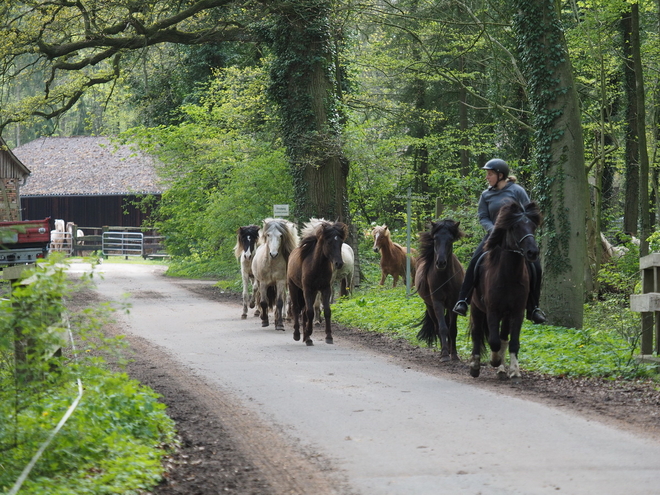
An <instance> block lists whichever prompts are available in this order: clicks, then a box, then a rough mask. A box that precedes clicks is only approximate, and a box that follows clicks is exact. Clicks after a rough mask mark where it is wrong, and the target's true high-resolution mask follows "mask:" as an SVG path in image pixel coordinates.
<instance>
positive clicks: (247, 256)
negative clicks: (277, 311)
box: [234, 225, 259, 319]
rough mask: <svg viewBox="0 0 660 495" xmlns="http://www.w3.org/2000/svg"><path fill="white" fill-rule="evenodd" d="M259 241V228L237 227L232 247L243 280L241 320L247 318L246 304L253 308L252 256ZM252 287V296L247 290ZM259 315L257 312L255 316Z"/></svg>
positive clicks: (254, 286) (254, 285)
mask: <svg viewBox="0 0 660 495" xmlns="http://www.w3.org/2000/svg"><path fill="white" fill-rule="evenodd" d="M258 239H259V226H258V225H246V226H244V227H239V228H238V230H237V231H236V245H235V246H234V255H235V256H236V259H237V260H238V263H239V264H240V266H241V278H242V279H243V314H242V315H241V318H242V319H245V318H247V313H248V304H249V306H250V307H251V308H254V304H255V302H254V301H255V296H256V292H257V291H256V289H257V287H256V281H255V279H254V273H252V256H253V255H254V251H255V248H256V246H257V240H258ZM250 287H252V294H250V290H249V288H250ZM258 315H259V311H258V310H257V313H256V315H255V316H258Z"/></svg>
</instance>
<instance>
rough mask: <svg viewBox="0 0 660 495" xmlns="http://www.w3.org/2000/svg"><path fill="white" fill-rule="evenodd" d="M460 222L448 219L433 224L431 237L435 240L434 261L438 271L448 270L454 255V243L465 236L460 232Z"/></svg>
mask: <svg viewBox="0 0 660 495" xmlns="http://www.w3.org/2000/svg"><path fill="white" fill-rule="evenodd" d="M459 227H460V222H455V221H454V220H450V219H446V220H442V221H440V222H431V231H430V234H431V237H432V239H433V260H434V265H435V267H436V269H438V270H444V269H445V268H447V263H448V262H449V260H450V258H451V255H452V254H453V248H454V241H456V240H457V239H460V238H461V237H463V236H464V235H465V234H464V233H463V231H461V230H460V228H459Z"/></svg>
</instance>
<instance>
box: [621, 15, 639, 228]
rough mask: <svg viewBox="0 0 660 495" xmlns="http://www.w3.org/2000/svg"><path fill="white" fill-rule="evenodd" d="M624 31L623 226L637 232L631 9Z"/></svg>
mask: <svg viewBox="0 0 660 495" xmlns="http://www.w3.org/2000/svg"><path fill="white" fill-rule="evenodd" d="M621 31H622V34H623V74H624V90H625V93H626V144H625V149H626V153H625V161H626V182H625V190H626V194H625V202H624V212H623V230H624V231H625V232H629V233H631V234H635V235H637V223H638V220H639V147H638V142H637V136H638V135H639V131H638V129H637V96H636V90H635V69H634V67H635V64H634V61H633V56H632V43H631V39H630V37H631V33H632V15H631V11H630V10H628V11H626V12H624V13H623V14H622V16H621Z"/></svg>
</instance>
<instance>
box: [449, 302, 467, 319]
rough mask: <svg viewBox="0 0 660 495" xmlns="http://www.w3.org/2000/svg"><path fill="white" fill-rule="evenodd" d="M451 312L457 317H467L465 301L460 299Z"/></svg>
mask: <svg viewBox="0 0 660 495" xmlns="http://www.w3.org/2000/svg"><path fill="white" fill-rule="evenodd" d="M452 311H453V312H454V313H456V314H457V315H459V316H467V312H468V302H467V300H466V299H461V300H460V301H458V302H457V303H456V305H455V306H454V309H452Z"/></svg>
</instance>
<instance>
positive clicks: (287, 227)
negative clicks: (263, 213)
mask: <svg viewBox="0 0 660 495" xmlns="http://www.w3.org/2000/svg"><path fill="white" fill-rule="evenodd" d="M259 243H260V244H266V246H267V247H268V253H269V254H270V257H271V258H277V256H278V255H279V254H280V252H282V254H283V255H284V259H288V256H289V254H290V253H291V251H293V249H294V248H295V247H296V246H297V245H298V229H297V227H296V226H295V225H294V224H293V223H291V222H289V221H288V220H284V219H283V218H267V219H266V220H264V223H263V228H262V230H261V236H260V238H259Z"/></svg>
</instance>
